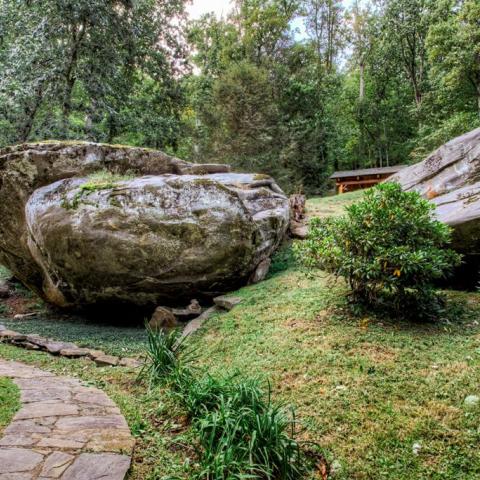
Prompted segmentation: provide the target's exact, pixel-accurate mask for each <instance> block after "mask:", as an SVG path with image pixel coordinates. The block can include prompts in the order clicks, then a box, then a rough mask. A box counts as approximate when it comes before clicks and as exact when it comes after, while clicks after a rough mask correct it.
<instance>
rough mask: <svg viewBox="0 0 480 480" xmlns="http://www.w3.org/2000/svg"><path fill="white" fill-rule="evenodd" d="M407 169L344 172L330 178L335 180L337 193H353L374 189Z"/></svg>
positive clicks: (397, 167)
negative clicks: (364, 189)
mask: <svg viewBox="0 0 480 480" xmlns="http://www.w3.org/2000/svg"><path fill="white" fill-rule="evenodd" d="M405 167H406V165H394V166H393V167H380V168H363V169H361V170H344V171H340V172H335V173H334V174H333V175H332V176H331V177H330V178H331V179H332V180H335V186H336V191H337V193H345V192H353V191H354V190H360V189H362V188H369V187H373V186H374V185H377V183H380V182H383V180H385V179H387V178H388V177H390V176H392V175H393V174H394V173H397V172H399V171H400V170H401V169H402V168H405Z"/></svg>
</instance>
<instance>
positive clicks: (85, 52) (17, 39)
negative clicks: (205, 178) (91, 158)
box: [0, 0, 184, 141]
mask: <svg viewBox="0 0 480 480" xmlns="http://www.w3.org/2000/svg"><path fill="white" fill-rule="evenodd" d="M2 7H3V8H2V9H1V10H0V15H1V18H0V21H1V22H2V25H5V29H4V31H5V35H4V37H3V39H2V41H3V49H2V50H3V55H2V56H1V58H0V61H1V62H2V64H1V67H2V77H1V79H0V95H2V99H3V101H4V103H5V104H8V105H9V107H11V108H5V109H4V111H3V112H1V113H2V115H3V121H6V122H8V123H10V124H12V125H15V126H16V127H17V128H16V130H17V132H18V133H17V135H16V136H15V138H14V140H15V141H25V140H27V139H29V138H44V137H46V136H55V137H58V138H71V137H74V138H78V137H80V138H91V139H96V140H100V139H110V140H111V139H113V138H114V137H115V136H116V135H117V134H119V128H120V127H121V125H120V123H121V121H120V118H119V112H120V111H121V110H122V109H124V108H125V106H126V105H128V102H129V97H130V95H131V94H132V92H133V91H134V86H135V84H136V82H137V81H143V79H145V78H146V79H147V81H153V82H155V83H156V84H157V85H162V90H163V94H164V95H167V96H168V95H170V93H169V92H167V89H166V86H168V85H171V84H172V83H173V82H172V81H173V77H174V74H175V70H178V68H179V67H180V66H181V63H182V62H181V58H182V52H181V50H182V41H181V37H180V36H179V33H180V32H181V20H182V15H183V7H184V0H175V1H166V0H162V1H158V0H157V1H155V0H138V1H136V2H132V1H131V0H109V1H103V0H75V1H73V0H61V1H54V0H45V1H42V2H24V1H21V0H4V1H3V2H2ZM174 20H175V21H174ZM139 72H141V73H139ZM174 90H175V89H174ZM161 101H162V102H163V103H165V102H164V101H163V98H162V100H161Z"/></svg>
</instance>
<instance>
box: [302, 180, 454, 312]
mask: <svg viewBox="0 0 480 480" xmlns="http://www.w3.org/2000/svg"><path fill="white" fill-rule="evenodd" d="M433 211H434V205H432V204H431V203H430V202H428V201H427V200H425V199H423V198H421V197H420V195H419V194H418V193H417V192H403V191H402V189H401V187H400V185H398V184H396V183H384V184H380V185H378V186H377V187H375V188H371V189H369V190H367V191H366V192H365V194H364V196H363V198H362V199H361V200H360V201H358V202H356V203H354V204H352V205H350V206H347V207H346V214H345V215H340V216H336V217H330V218H324V219H319V218H314V219H313V220H312V221H311V222H310V228H309V235H308V239H307V240H306V241H304V242H298V243H297V244H296V245H295V247H296V253H297V256H298V258H299V259H300V260H301V261H302V263H303V264H304V265H305V266H306V267H307V268H309V269H320V270H322V271H326V272H329V273H333V274H334V275H335V276H336V277H337V278H338V277H342V278H344V279H345V280H346V282H347V283H348V286H349V288H350V291H351V296H352V300H353V302H354V303H355V304H356V305H358V304H360V305H362V304H363V305H365V306H368V307H370V308H372V307H379V306H384V307H388V308H392V309H393V310H394V311H395V312H397V313H404V312H407V313H408V314H409V315H410V314H411V315H412V316H413V317H414V318H435V317H436V316H437V315H438V311H439V299H438V297H437V295H436V294H435V289H434V286H433V282H434V281H435V280H438V279H440V278H444V277H445V276H446V275H447V274H448V273H450V271H451V270H452V269H453V267H454V266H457V265H459V264H460V260H461V257H460V255H458V254H456V253H455V252H454V251H453V250H449V249H448V248H446V247H447V246H448V244H449V242H450V237H451V228H450V227H449V226H447V225H445V224H443V223H441V222H439V221H437V220H435V218H434V214H433Z"/></svg>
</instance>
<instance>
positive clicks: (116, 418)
mask: <svg viewBox="0 0 480 480" xmlns="http://www.w3.org/2000/svg"><path fill="white" fill-rule="evenodd" d="M0 376H4V377H8V378H12V379H13V381H14V383H15V384H16V385H17V386H18V387H19V389H20V393H21V398H20V400H21V403H22V406H21V408H20V410H19V411H18V412H17V414H16V415H15V416H14V418H13V420H12V422H11V423H10V425H9V426H7V427H6V429H5V430H4V436H3V437H2V438H1V439H0V479H4V480H36V479H38V480H49V479H59V480H100V479H101V480H123V479H124V478H125V475H126V473H127V471H128V470H129V468H130V462H131V454H132V451H133V447H134V444H135V440H134V439H133V437H132V435H131V433H130V429H129V428H128V425H127V422H126V421H125V418H124V417H123V416H122V415H121V413H120V410H119V409H118V407H117V406H116V405H115V404H114V403H113V402H112V400H110V398H109V397H108V396H107V395H106V394H105V393H104V392H102V391H101V390H98V389H96V388H93V387H86V386H84V385H82V382H80V380H77V379H73V378H69V377H60V376H57V375H54V374H53V373H50V372H46V371H43V370H40V369H39V368H36V367H31V366H29V365H25V364H22V363H19V362H14V361H6V360H3V359H0Z"/></svg>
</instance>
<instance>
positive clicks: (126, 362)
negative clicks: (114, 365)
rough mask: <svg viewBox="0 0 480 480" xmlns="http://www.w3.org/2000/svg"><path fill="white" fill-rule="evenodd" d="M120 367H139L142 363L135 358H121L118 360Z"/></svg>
mask: <svg viewBox="0 0 480 480" xmlns="http://www.w3.org/2000/svg"><path fill="white" fill-rule="evenodd" d="M118 365H119V366H120V367H127V368H139V367H141V366H142V365H143V364H142V362H141V361H140V360H137V359H136V358H122V359H121V360H120V362H118Z"/></svg>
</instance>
